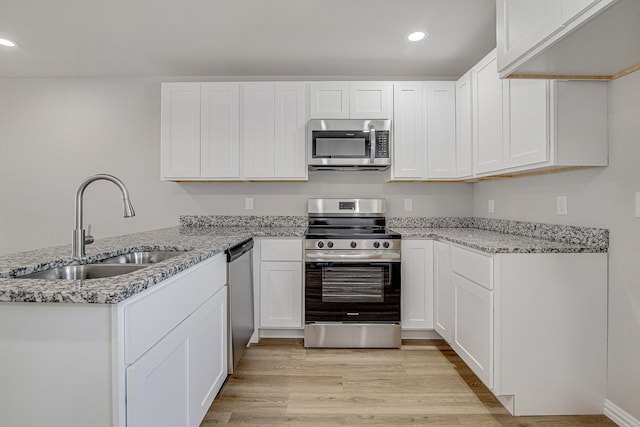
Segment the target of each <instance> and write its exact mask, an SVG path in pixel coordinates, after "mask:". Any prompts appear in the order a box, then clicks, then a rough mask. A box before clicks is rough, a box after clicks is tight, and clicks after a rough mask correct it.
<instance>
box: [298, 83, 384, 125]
mask: <svg viewBox="0 0 640 427" xmlns="http://www.w3.org/2000/svg"><path fill="white" fill-rule="evenodd" d="M310 91H311V118H312V119H349V118H351V119H390V118H391V83H389V82H313V83H311V84H310Z"/></svg>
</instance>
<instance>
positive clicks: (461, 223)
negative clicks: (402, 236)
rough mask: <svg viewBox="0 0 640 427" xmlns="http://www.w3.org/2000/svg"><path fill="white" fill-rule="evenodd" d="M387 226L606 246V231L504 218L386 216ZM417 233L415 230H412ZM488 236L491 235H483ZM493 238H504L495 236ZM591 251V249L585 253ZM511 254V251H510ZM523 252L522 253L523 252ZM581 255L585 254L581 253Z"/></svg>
mask: <svg viewBox="0 0 640 427" xmlns="http://www.w3.org/2000/svg"><path fill="white" fill-rule="evenodd" d="M387 225H388V226H389V227H391V228H394V229H396V228H428V229H433V228H476V229H479V230H486V231H494V232H497V233H501V234H509V235H514V236H521V237H530V238H533V239H542V240H547V241H553V242H559V243H567V244H569V246H568V247H567V248H570V247H575V246H585V247H587V249H589V248H598V249H599V250H597V252H606V249H607V248H608V247H609V230H607V229H604V228H592V227H576V226H572V225H560V224H543V223H539V222H524V221H511V220H506V219H493V218H479V217H435V218H429V217H426V218H425V217H406V218H401V217H390V218H387ZM415 231H416V232H419V231H418V230H415ZM486 236H488V237H491V236H493V235H492V234H488V235H486ZM495 238H496V239H499V240H501V239H505V238H506V237H501V236H495ZM513 244H515V245H524V246H526V245H529V244H533V245H534V246H536V245H535V242H533V241H530V240H526V239H524V240H516V239H514V240H513ZM587 251H591V252H593V251H592V250H587ZM511 252H514V251H511ZM525 252H526V251H525ZM582 252H585V251H582Z"/></svg>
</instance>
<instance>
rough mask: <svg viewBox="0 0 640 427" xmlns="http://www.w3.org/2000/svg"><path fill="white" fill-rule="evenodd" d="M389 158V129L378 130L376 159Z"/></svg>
mask: <svg viewBox="0 0 640 427" xmlns="http://www.w3.org/2000/svg"><path fill="white" fill-rule="evenodd" d="M388 158H389V131H388V130H378V131H376V159H388Z"/></svg>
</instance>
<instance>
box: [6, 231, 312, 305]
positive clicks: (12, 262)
mask: <svg viewBox="0 0 640 427" xmlns="http://www.w3.org/2000/svg"><path fill="white" fill-rule="evenodd" d="M305 230H306V227H256V226H253V227H228V226H227V227H184V226H183V227H172V228H165V229H160V230H154V231H147V232H142V233H133V234H128V235H125V236H118V237H111V238H106V239H100V240H97V241H96V242H95V243H94V244H92V245H87V249H86V250H87V256H86V257H85V258H82V259H81V260H77V259H74V258H72V257H71V256H70V255H69V254H70V253H71V245H65V246H57V247H53V248H46V249H38V250H35V251H29V252H21V253H17V254H11V255H4V256H0V302H69V303H98V304H114V303H118V302H120V301H123V300H125V299H127V298H129V297H130V296H132V295H135V294H137V293H139V292H141V291H144V290H145V289H148V288H150V287H152V286H154V285H156V284H158V283H160V282H162V281H163V280H165V279H167V278H168V277H171V276H174V275H176V274H177V273H179V272H181V271H183V270H186V269H187V268H189V267H191V266H193V265H195V264H197V263H198V262H200V261H202V260H204V259H207V258H209V257H212V256H213V255H215V254H217V253H219V252H222V251H224V250H225V249H227V248H229V247H231V246H233V245H235V244H237V243H240V242H241V241H243V240H245V239H247V238H249V237H252V236H253V237H301V236H303V235H304V232H305ZM153 249H160V250H186V251H185V253H184V255H180V256H177V257H175V258H171V259H168V260H166V261H163V262H160V263H157V264H153V265H150V266H149V267H146V268H143V269H141V270H138V271H135V272H132V273H128V274H123V275H120V276H113V277H108V278H103V279H92V280H84V281H80V280H42V279H15V278H14V277H15V276H20V275H24V274H29V273H32V272H35V271H41V270H47V269H49V268H52V267H57V266H64V265H71V264H86V263H91V262H95V261H99V260H102V259H104V258H108V257H110V256H114V255H119V254H122V253H127V252H134V251H137V250H153Z"/></svg>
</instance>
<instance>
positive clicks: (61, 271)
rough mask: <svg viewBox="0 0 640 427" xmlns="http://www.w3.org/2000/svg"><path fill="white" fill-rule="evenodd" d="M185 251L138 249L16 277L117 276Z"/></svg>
mask: <svg viewBox="0 0 640 427" xmlns="http://www.w3.org/2000/svg"><path fill="white" fill-rule="evenodd" d="M184 253H185V251H161V250H158V251H140V252H129V253H126V254H122V255H118V256H114V257H110V258H106V259H104V260H101V261H99V262H96V263H93V264H83V265H67V266H64V267H55V268H51V269H49V270H43V271H39V272H37V273H32V274H26V275H24V276H18V277H16V279H45V280H90V279H101V278H104V277H113V276H119V275H121V274H126V273H131V272H133V271H137V270H140V269H142V268H145V267H148V266H149V265H151V264H155V263H158V262H161V261H165V260H167V259H170V258H173V257H176V256H178V255H182V254H184Z"/></svg>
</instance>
